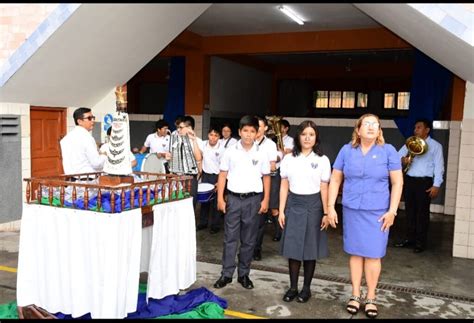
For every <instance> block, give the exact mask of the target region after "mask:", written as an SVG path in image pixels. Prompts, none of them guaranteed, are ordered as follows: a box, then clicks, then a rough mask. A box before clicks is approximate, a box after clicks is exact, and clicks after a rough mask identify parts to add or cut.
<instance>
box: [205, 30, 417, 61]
mask: <svg viewBox="0 0 474 323" xmlns="http://www.w3.org/2000/svg"><path fill="white" fill-rule="evenodd" d="M411 48H412V46H411V45H410V44H408V43H407V42H405V41H404V40H403V39H401V38H399V37H398V36H396V35H395V34H394V33H392V32H391V31H390V30H388V29H386V28H371V29H354V30H330V31H317V32H298V33H275V34H259V35H232V36H209V37H203V38H202V51H203V52H204V53H206V54H208V55H224V54H276V53H295V52H319V51H340V50H344V51H350V50H369V49H370V50H372V49H379V50H380V49H411Z"/></svg>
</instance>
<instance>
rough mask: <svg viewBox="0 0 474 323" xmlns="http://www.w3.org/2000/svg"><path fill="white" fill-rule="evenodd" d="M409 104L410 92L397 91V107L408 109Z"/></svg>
mask: <svg viewBox="0 0 474 323" xmlns="http://www.w3.org/2000/svg"><path fill="white" fill-rule="evenodd" d="M409 106H410V92H398V100H397V109H398V110H408V108H409Z"/></svg>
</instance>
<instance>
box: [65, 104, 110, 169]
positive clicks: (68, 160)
mask: <svg viewBox="0 0 474 323" xmlns="http://www.w3.org/2000/svg"><path fill="white" fill-rule="evenodd" d="M73 118H74V123H75V124H76V127H75V128H74V129H73V130H72V131H70V132H69V133H68V134H67V135H66V136H65V137H64V138H63V139H61V141H60V145H61V156H62V159H63V169H64V174H66V175H69V174H79V173H94V172H100V171H102V168H103V167H104V163H105V159H106V155H105V154H99V151H98V149H97V144H96V142H95V140H94V138H93V137H92V134H91V131H92V129H93V128H94V121H95V117H94V116H93V115H92V112H91V109H89V108H84V107H81V108H78V109H76V111H74V113H73Z"/></svg>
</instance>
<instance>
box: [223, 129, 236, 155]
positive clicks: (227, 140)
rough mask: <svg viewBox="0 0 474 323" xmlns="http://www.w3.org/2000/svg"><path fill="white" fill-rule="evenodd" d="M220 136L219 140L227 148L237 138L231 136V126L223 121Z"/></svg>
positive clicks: (234, 142) (233, 143)
mask: <svg viewBox="0 0 474 323" xmlns="http://www.w3.org/2000/svg"><path fill="white" fill-rule="evenodd" d="M221 134H222V138H221V139H220V142H221V143H222V146H223V147H224V148H226V149H227V148H229V147H231V146H232V145H235V144H236V143H237V139H235V138H233V137H232V128H231V127H230V124H229V123H224V124H223V125H222V129H221Z"/></svg>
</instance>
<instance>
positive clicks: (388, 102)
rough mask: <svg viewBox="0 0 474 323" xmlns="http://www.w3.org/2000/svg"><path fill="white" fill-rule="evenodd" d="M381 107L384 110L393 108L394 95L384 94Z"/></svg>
mask: <svg viewBox="0 0 474 323" xmlns="http://www.w3.org/2000/svg"><path fill="white" fill-rule="evenodd" d="M383 107H384V109H394V108H395V93H385V95H384V103H383Z"/></svg>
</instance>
